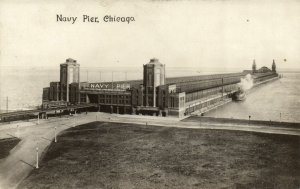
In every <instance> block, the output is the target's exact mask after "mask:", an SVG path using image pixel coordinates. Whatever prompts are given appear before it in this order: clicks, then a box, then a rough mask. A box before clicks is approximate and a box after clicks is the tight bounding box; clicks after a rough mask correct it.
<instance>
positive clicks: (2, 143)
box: [0, 138, 20, 159]
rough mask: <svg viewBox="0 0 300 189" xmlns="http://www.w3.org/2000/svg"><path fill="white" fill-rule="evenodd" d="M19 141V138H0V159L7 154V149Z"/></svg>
mask: <svg viewBox="0 0 300 189" xmlns="http://www.w3.org/2000/svg"><path fill="white" fill-rule="evenodd" d="M19 142H20V139H18V138H6V139H1V140H0V159H3V158H5V157H6V156H8V154H9V151H10V150H11V149H12V148H14V147H15V146H16V145H17V144H18V143H19Z"/></svg>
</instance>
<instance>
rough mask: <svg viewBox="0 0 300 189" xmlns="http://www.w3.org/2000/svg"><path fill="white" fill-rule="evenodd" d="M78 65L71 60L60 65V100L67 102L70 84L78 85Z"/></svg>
mask: <svg viewBox="0 0 300 189" xmlns="http://www.w3.org/2000/svg"><path fill="white" fill-rule="evenodd" d="M79 68H80V64H78V63H77V61H76V60H73V59H72V58H68V59H67V60H66V62H65V63H62V64H60V91H61V95H60V98H61V99H60V100H63V101H66V102H69V96H70V94H69V93H70V86H69V85H70V84H71V83H79V73H80V69H79Z"/></svg>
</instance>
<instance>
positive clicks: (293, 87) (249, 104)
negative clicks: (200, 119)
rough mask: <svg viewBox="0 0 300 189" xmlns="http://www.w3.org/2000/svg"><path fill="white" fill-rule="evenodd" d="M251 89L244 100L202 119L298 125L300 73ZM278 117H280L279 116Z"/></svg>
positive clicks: (232, 103) (285, 74)
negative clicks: (252, 120)
mask: <svg viewBox="0 0 300 189" xmlns="http://www.w3.org/2000/svg"><path fill="white" fill-rule="evenodd" d="M283 75H284V78H281V79H279V80H276V81H273V82H271V83H267V84H263V85H261V86H258V87H256V88H253V89H251V91H250V92H249V93H248V95H247V98H246V100H245V101H241V102H231V103H229V104H227V105H225V106H222V107H220V108H218V109H216V110H212V111H211V112H208V113H207V114H206V115H205V116H210V117H222V118H240V119H248V116H249V115H250V116H251V119H256V120H276V121H280V120H281V121H288V122H299V123H300V73H283ZM280 114H281V117H280Z"/></svg>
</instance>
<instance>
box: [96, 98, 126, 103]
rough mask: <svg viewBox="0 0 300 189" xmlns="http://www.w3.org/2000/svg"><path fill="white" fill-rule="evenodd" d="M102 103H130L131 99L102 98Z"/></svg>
mask: <svg viewBox="0 0 300 189" xmlns="http://www.w3.org/2000/svg"><path fill="white" fill-rule="evenodd" d="M100 103H105V104H130V100H117V99H113V100H111V99H106V100H104V99H100Z"/></svg>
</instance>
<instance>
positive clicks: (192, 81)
mask: <svg viewBox="0 0 300 189" xmlns="http://www.w3.org/2000/svg"><path fill="white" fill-rule="evenodd" d="M143 69H144V70H143V79H142V80H130V81H115V82H96V83H88V82H80V65H79V64H78V63H77V61H76V60H73V59H70V58H69V59H67V60H66V62H65V63H63V64H61V65H60V81H59V82H51V83H50V86H49V87H46V88H44V89H43V108H44V109H47V108H52V107H55V106H57V105H62V104H67V105H76V104H94V105H96V107H97V111H101V112H109V113H117V114H137V115H154V116H175V117H184V116H188V115H191V114H194V113H200V114H201V113H204V112H206V111H208V110H210V109H212V108H215V107H217V106H220V105H222V104H225V103H226V102H228V101H230V100H231V99H232V98H233V96H234V95H235V94H236V93H237V92H238V91H239V87H240V86H239V83H240V82H241V79H242V78H244V77H245V76H246V75H247V74H251V77H252V79H253V81H254V83H259V82H265V81H268V80H270V79H274V78H277V77H278V74H277V73H276V65H275V62H274V61H273V64H272V70H271V69H269V68H267V67H262V68H260V69H256V63H255V61H253V66H252V69H251V70H244V71H242V72H239V73H226V74H214V75H198V76H188V77H172V78H166V70H165V65H164V64H162V63H160V61H159V60H158V59H156V58H153V59H150V61H149V62H148V63H147V64H144V65H143Z"/></svg>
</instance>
